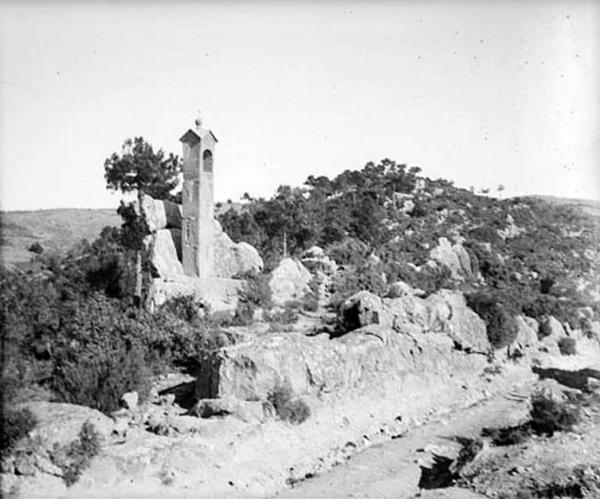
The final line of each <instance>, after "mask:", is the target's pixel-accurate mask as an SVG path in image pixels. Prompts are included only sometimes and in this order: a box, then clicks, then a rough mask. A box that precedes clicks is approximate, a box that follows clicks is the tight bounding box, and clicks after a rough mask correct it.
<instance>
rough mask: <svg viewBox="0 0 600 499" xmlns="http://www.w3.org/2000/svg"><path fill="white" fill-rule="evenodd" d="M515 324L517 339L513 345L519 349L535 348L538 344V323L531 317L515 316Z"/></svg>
mask: <svg viewBox="0 0 600 499" xmlns="http://www.w3.org/2000/svg"><path fill="white" fill-rule="evenodd" d="M515 322H516V323H517V338H516V339H515V341H514V345H515V346H517V347H520V349H524V348H528V347H532V346H535V345H536V344H537V342H538V333H537V332H538V327H539V326H538V323H537V321H536V320H535V319H532V318H531V317H524V316H522V315H517V316H516V317H515Z"/></svg>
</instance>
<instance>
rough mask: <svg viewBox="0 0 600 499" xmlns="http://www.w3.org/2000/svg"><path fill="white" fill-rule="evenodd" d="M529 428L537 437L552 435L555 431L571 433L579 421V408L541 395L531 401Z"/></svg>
mask: <svg viewBox="0 0 600 499" xmlns="http://www.w3.org/2000/svg"><path fill="white" fill-rule="evenodd" d="M530 415H531V428H532V429H533V430H534V431H535V432H536V433H537V434H538V435H548V436H550V437H551V436H552V435H554V432H556V431H571V430H572V429H573V426H574V425H575V424H577V422H578V421H579V416H580V414H579V408H578V407H576V406H573V405H571V404H568V403H561V402H558V401H556V400H554V399H551V398H548V397H545V396H543V395H535V396H534V397H532V400H531V411H530Z"/></svg>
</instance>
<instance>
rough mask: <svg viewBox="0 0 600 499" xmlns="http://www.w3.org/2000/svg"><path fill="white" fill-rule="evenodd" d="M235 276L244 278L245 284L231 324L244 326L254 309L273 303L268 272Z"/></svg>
mask: <svg viewBox="0 0 600 499" xmlns="http://www.w3.org/2000/svg"><path fill="white" fill-rule="evenodd" d="M237 278H239V279H244V280H245V281H246V285H245V286H244V288H243V289H242V292H241V293H240V296H239V301H238V306H237V309H236V311H235V315H234V317H233V320H232V324H233V325H236V326H244V325H248V324H250V323H252V321H253V319H254V311H255V310H257V309H259V308H262V309H269V308H271V306H272V305H273V302H272V301H271V287H270V286H269V275H268V274H258V273H256V272H250V273H246V274H243V275H241V276H237Z"/></svg>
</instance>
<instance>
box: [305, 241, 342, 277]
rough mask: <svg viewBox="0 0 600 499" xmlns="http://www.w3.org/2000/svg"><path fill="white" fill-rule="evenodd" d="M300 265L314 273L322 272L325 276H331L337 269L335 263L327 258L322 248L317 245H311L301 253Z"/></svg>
mask: <svg viewBox="0 0 600 499" xmlns="http://www.w3.org/2000/svg"><path fill="white" fill-rule="evenodd" d="M300 261H301V262H302V265H304V266H305V267H306V268H307V269H308V270H309V271H311V272H313V273H316V272H322V273H324V274H325V275H327V276H332V275H334V274H335V273H336V271H337V268H338V267H337V263H335V261H334V260H332V259H331V258H329V257H328V256H327V255H326V254H325V251H323V248H320V247H319V246H312V247H311V248H309V249H307V250H306V251H305V252H304V253H302V258H301V259H300Z"/></svg>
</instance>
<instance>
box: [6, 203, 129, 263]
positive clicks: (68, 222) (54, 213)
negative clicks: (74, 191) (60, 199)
mask: <svg viewBox="0 0 600 499" xmlns="http://www.w3.org/2000/svg"><path fill="white" fill-rule="evenodd" d="M0 217H1V224H2V225H1V226H2V231H1V232H0V234H1V237H0V255H1V257H2V263H4V264H5V265H9V266H11V265H15V264H19V263H24V262H28V261H30V260H31V256H32V255H33V253H31V252H29V251H28V248H29V247H30V246H31V245H32V244H33V243H36V242H37V243H40V244H41V245H42V247H43V248H44V251H45V252H61V253H62V252H64V251H65V250H67V249H68V248H69V247H71V246H73V245H74V244H75V243H77V242H78V241H80V240H81V239H88V240H89V241H92V240H94V239H96V238H97V237H98V234H99V233H100V231H101V230H102V228H104V227H105V226H107V225H110V226H115V227H116V226H118V225H120V224H121V219H120V217H119V216H118V215H117V212H116V210H113V209H97V210H91V209H77V208H64V209H56V210H37V211H9V212H2V213H1V214H0Z"/></svg>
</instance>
